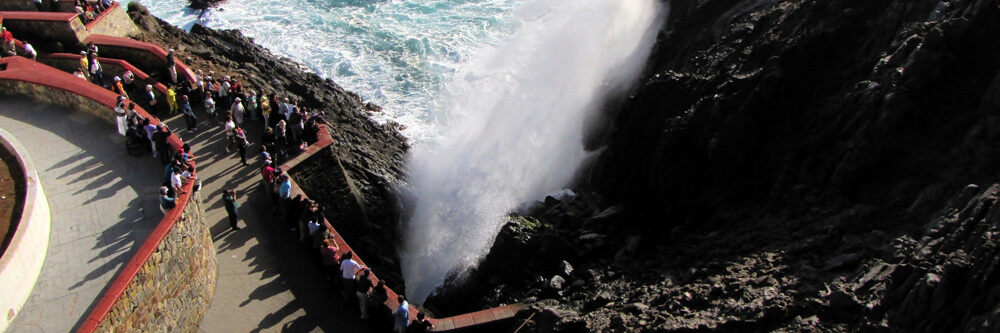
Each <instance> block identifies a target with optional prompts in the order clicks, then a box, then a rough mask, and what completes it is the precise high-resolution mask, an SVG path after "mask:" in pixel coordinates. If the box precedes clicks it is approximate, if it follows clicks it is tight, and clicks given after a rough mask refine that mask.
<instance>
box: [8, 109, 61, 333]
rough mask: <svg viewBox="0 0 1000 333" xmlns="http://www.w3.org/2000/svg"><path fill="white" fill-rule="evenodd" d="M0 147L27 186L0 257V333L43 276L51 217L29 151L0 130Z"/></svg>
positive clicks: (19, 309)
mask: <svg viewBox="0 0 1000 333" xmlns="http://www.w3.org/2000/svg"><path fill="white" fill-rule="evenodd" d="M0 145H3V147H4V148H6V149H7V151H9V152H11V154H13V155H14V156H16V157H17V161H18V163H19V164H20V166H21V170H22V171H23V174H24V179H25V185H26V188H25V201H24V210H23V211H22V213H21V219H20V222H18V223H17V225H16V226H14V227H16V230H15V231H14V237H12V238H11V241H10V245H9V246H8V247H7V251H6V252H4V253H3V257H0V286H3V288H0V310H2V311H3V313H4V315H5V318H6V319H4V320H2V321H0V332H2V331H5V330H6V329H7V326H8V325H10V321H11V320H13V319H14V316H15V315H16V314H17V313H18V312H19V311H21V307H23V306H24V302H26V301H28V296H29V295H31V290H32V289H33V288H34V286H35V282H36V281H37V280H38V276H39V275H40V274H41V273H42V263H44V262H45V253H46V251H47V250H48V247H49V230H50V227H51V225H50V222H51V218H52V216H51V215H50V214H49V202H48V201H46V199H45V192H44V191H43V190H42V184H41V183H39V182H38V174H37V173H36V172H35V165H34V164H33V163H32V162H31V158H30V157H29V156H28V151H27V150H25V149H24V147H23V146H21V144H20V143H18V142H17V140H15V139H14V136H12V135H11V134H10V133H7V131H4V130H3V129H0Z"/></svg>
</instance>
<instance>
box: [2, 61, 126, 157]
mask: <svg viewBox="0 0 1000 333" xmlns="http://www.w3.org/2000/svg"><path fill="white" fill-rule="evenodd" d="M70 77H71V78H72V79H73V80H80V79H79V78H77V77H75V76H70ZM0 92H3V93H4V94H8V95H22V96H27V97H30V98H34V99H36V100H39V101H42V102H46V103H51V104H55V105H59V106H63V107H67V108H70V109H74V110H79V111H83V112H87V113H90V114H92V115H94V116H97V117H98V118H101V119H103V120H105V121H107V122H108V126H115V125H114V124H115V115H114V111H113V110H112V109H111V108H110V107H107V106H105V105H104V104H102V103H100V102H98V101H95V100H93V99H91V98H88V97H84V96H82V95H77V94H74V93H72V92H69V91H66V90H62V89H58V88H53V87H49V86H44V85H38V84H32V83H28V82H22V81H13V80H0ZM109 92H110V91H109ZM112 98H113V97H112ZM110 103H112V104H111V105H114V104H113V103H114V99H112V100H111V101H110ZM115 131H117V130H115ZM123 149H124V148H123Z"/></svg>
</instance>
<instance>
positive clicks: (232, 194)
mask: <svg viewBox="0 0 1000 333" xmlns="http://www.w3.org/2000/svg"><path fill="white" fill-rule="evenodd" d="M222 200H223V201H225V206H226V213H227V214H229V227H231V228H233V231H236V230H240V229H241V228H240V227H239V226H238V225H237V220H238V219H239V217H237V216H236V209H237V208H238V207H239V205H238V204H237V203H236V190H225V191H223V194H222Z"/></svg>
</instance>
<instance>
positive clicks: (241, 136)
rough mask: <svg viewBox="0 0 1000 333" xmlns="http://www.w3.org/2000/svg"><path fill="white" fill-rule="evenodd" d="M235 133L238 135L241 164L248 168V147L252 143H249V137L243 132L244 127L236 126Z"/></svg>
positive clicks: (237, 143)
mask: <svg viewBox="0 0 1000 333" xmlns="http://www.w3.org/2000/svg"><path fill="white" fill-rule="evenodd" d="M234 133H236V134H235V136H236V137H235V140H236V150H237V151H238V152H239V154H240V163H242V164H243V166H247V165H249V164H247V146H249V145H250V142H248V141H247V135H246V133H244V132H243V128H242V127H240V126H236V129H235V130H234Z"/></svg>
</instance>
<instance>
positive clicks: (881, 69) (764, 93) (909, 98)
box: [590, 0, 1000, 215]
mask: <svg viewBox="0 0 1000 333" xmlns="http://www.w3.org/2000/svg"><path fill="white" fill-rule="evenodd" d="M670 4H671V8H672V10H671V14H670V15H671V16H670V19H669V22H668V23H667V26H666V30H665V31H664V32H663V33H661V35H660V39H659V42H658V46H657V49H656V50H655V53H654V55H653V56H652V58H651V59H650V69H649V73H650V74H649V77H648V78H647V80H645V81H644V82H642V85H641V87H640V88H638V90H637V91H636V92H635V93H634V95H632V96H631V98H630V99H629V101H628V102H627V104H626V105H625V106H624V107H623V109H622V110H621V111H620V113H619V114H618V116H617V117H616V118H615V121H614V122H613V126H614V127H613V128H612V134H611V135H610V139H609V142H608V149H607V150H606V151H605V153H604V154H603V156H602V157H601V159H600V162H599V163H598V164H597V166H596V169H595V171H594V172H593V173H592V175H593V176H592V178H591V179H590V181H591V184H592V185H593V186H595V187H597V188H599V189H600V190H601V192H602V193H603V194H605V195H606V196H607V197H608V198H609V199H611V200H612V201H617V202H622V203H626V204H628V203H632V205H631V207H630V208H639V209H642V210H646V211H648V213H649V214H651V215H656V214H660V213H670V214H672V215H677V214H685V213H691V212H690V211H689V210H686V209H688V208H691V209H694V210H698V209H699V208H696V207H705V206H706V205H704V204H702V203H704V202H709V201H715V202H717V203H721V202H727V203H732V202H757V203H771V204H777V203H781V202H784V201H788V200H801V199H802V198H804V197H807V196H816V197H819V198H823V197H824V196H828V195H835V196H843V197H848V198H851V199H852V200H862V201H868V202H877V203H878V204H885V203H894V204H897V205H908V204H912V203H914V202H915V201H916V200H917V199H918V197H920V196H921V195H922V194H923V195H928V194H936V195H938V197H934V198H928V197H924V198H922V200H923V201H924V202H934V201H935V200H937V201H940V200H942V198H941V197H940V195H942V194H943V192H942V191H941V189H940V188H939V189H937V190H934V191H932V192H934V193H921V190H922V189H925V188H928V187H929V185H930V184H934V183H940V184H942V185H943V186H944V187H945V188H947V189H948V190H954V189H957V188H960V187H961V186H963V185H964V184H966V183H969V182H972V181H969V180H971V179H970V178H969V177H970V176H973V177H974V176H975V175H977V174H982V173H983V172H985V171H987V170H988V169H990V168H991V166H990V165H991V164H992V162H994V161H996V159H995V158H994V157H993V156H996V154H992V153H993V152H994V151H990V150H988V149H984V148H989V149H992V148H991V146H990V145H987V144H986V143H987V142H989V141H991V140H990V138H993V137H995V132H996V131H995V130H993V129H992V128H991V127H992V126H989V125H992V124H995V122H996V115H995V113H996V109H997V106H998V105H1000V104H998V101H1000V99H998V97H1000V85H998V84H1000V76H997V75H996V74H997V69H998V66H1000V59H998V54H1000V44H998V43H996V42H993V41H995V40H997V39H998V38H1000V9H998V8H997V3H996V1H992V0H986V1H973V0H965V1H950V3H949V2H940V3H939V2H937V1H864V0H833V1H813V0H792V1H776V0H775V1H762V0H744V1H729V0H702V1H688V0H675V1H671V2H670ZM942 185H938V186H939V187H940V186H942ZM692 204H693V205H692ZM691 206H693V207H691ZM713 209H714V208H713ZM701 213H705V212H701Z"/></svg>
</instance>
